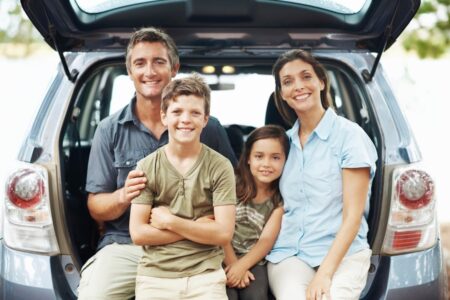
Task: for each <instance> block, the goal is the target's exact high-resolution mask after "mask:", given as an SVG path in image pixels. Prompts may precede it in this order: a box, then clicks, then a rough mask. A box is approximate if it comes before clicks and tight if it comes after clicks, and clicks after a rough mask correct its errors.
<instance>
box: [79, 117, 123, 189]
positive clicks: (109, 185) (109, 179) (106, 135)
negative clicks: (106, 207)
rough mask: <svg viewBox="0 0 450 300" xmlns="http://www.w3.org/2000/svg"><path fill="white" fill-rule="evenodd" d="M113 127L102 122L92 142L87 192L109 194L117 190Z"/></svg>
mask: <svg viewBox="0 0 450 300" xmlns="http://www.w3.org/2000/svg"><path fill="white" fill-rule="evenodd" d="M112 135H113V134H112V132H111V126H108V124H107V123H106V122H100V124H99V125H98V127H97V130H96V131H95V134H94V138H93V140H92V146H91V152H90V154H89V163H88V170H87V177H86V191H87V192H90V193H109V192H113V191H115V190H116V189H117V186H116V178H117V170H116V168H114V152H113V146H112V142H113V136H112Z"/></svg>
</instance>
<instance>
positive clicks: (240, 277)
mask: <svg viewBox="0 0 450 300" xmlns="http://www.w3.org/2000/svg"><path fill="white" fill-rule="evenodd" d="M283 212H284V211H283V208H282V207H278V208H276V209H275V210H274V211H273V212H272V214H271V215H270V218H269V220H268V221H267V223H266V225H265V226H264V228H263V231H262V233H261V236H260V238H259V239H258V241H257V242H256V244H255V245H254V246H253V247H252V249H251V250H250V251H249V252H248V253H247V254H245V255H244V256H242V257H241V258H239V259H238V260H237V261H233V260H230V261H227V260H225V265H226V266H227V268H226V269H225V270H226V273H227V282H228V285H229V286H239V287H241V288H242V287H246V286H248V285H249V284H250V281H249V278H247V277H246V273H247V272H249V270H250V269H251V268H252V267H253V266H254V265H256V264H257V263H258V262H260V261H261V260H262V259H263V258H264V257H265V256H266V255H267V253H269V251H270V250H271V249H272V247H273V245H274V244H275V240H276V239H277V236H278V233H279V232H280V228H281V218H282V217H283ZM231 251H233V249H231ZM226 253H227V251H225V259H226V258H227V254H226ZM233 254H234V252H233ZM252 276H253V275H252ZM252 279H254V277H253V278H252Z"/></svg>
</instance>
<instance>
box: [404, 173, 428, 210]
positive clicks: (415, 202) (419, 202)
mask: <svg viewBox="0 0 450 300" xmlns="http://www.w3.org/2000/svg"><path fill="white" fill-rule="evenodd" d="M397 194H398V199H399V200H400V203H401V204H403V205H404V206H405V207H407V208H410V209H419V208H422V207H424V206H427V205H428V204H430V202H431V200H432V199H433V195H434V183H433V180H431V177H430V176H429V175H428V174H427V173H425V172H424V171H419V170H408V171H405V172H403V173H402V175H401V176H400V178H399V179H398V181H397Z"/></svg>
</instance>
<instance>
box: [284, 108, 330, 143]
mask: <svg viewBox="0 0 450 300" xmlns="http://www.w3.org/2000/svg"><path fill="white" fill-rule="evenodd" d="M336 119H337V114H336V113H335V112H334V110H333V109H332V108H328V109H327V110H326V111H325V114H324V115H323V117H322V119H321V120H320V122H319V124H318V125H317V127H316V128H315V129H314V131H313V132H315V133H316V135H317V136H318V137H319V138H320V139H321V140H326V139H328V136H329V135H330V133H331V130H332V129H333V125H334V121H335V120H336ZM299 128H300V123H299V120H298V119H297V121H295V123H294V126H292V128H291V129H289V130H288V131H287V132H286V134H287V136H288V137H289V139H290V140H291V141H294V140H296V139H298V130H299Z"/></svg>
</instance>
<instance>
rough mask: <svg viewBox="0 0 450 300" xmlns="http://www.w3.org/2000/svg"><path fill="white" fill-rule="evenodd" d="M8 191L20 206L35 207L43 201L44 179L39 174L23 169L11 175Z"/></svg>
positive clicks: (15, 203) (12, 201) (12, 199)
mask: <svg viewBox="0 0 450 300" xmlns="http://www.w3.org/2000/svg"><path fill="white" fill-rule="evenodd" d="M6 192H7V195H8V198H9V200H10V201H11V203H12V204H14V205H15V206H17V207H19V208H25V209H27V208H33V207H35V206H37V205H39V203H41V201H42V196H43V194H44V181H43V179H42V177H41V176H39V174H38V173H37V172H35V171H33V170H30V169H23V170H19V171H17V172H15V173H14V174H12V175H11V177H10V180H9V182H8V183H7V186H6Z"/></svg>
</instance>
